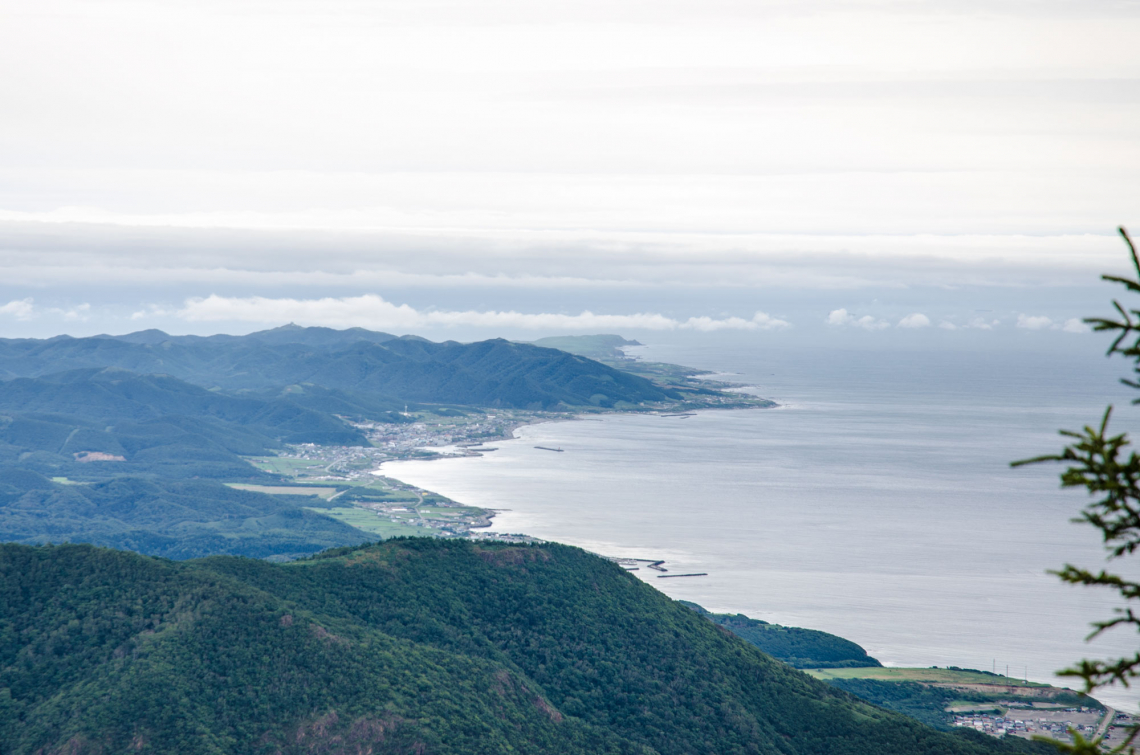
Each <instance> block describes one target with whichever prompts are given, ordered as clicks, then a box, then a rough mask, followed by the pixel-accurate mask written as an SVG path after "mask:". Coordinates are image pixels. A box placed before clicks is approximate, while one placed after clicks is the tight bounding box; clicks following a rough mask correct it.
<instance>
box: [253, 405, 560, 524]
mask: <svg viewBox="0 0 1140 755" xmlns="http://www.w3.org/2000/svg"><path fill="white" fill-rule="evenodd" d="M404 416H405V417H406V418H407V421H405V422H398V423H397V422H359V421H357V422H351V424H352V425H353V426H354V427H356V428H357V429H359V430H361V431H362V432H363V433H364V434H365V436H366V437H367V438H368V440H369V441H370V442H371V443H372V445H371V446H326V445H318V444H314V443H300V444H293V445H288V446H286V448H285V449H283V450H282V451H281V452H279V453H278V454H277V455H276V456H260V457H250V458H249V459H248V461H249V462H250V463H251V464H253V465H254V466H255V467H257V468H258V469H260V470H262V471H265V472H270V473H273V474H278V475H282V476H284V477H287V478H289V479H290V480H291V482H292V484H291V485H286V486H260V485H243V486H242V487H243V488H245V489H250V490H257V491H259V492H267V493H276V494H283V495H308V496H312V497H313V498H314V499H315V500H314V502H313V504H312V505H311V506H310V507H309V508H312V509H313V510H314V511H319V512H320V513H322V514H325V515H327V516H331V517H333V518H335V519H338V520H340V521H343V522H345V523H346V524H349V525H351V526H353V527H356V528H358V529H360V530H363V531H365V532H369V533H372V534H375V535H377V536H379V537H382V538H388V537H397V536H401V535H407V536H411V535H421V536H422V535H428V536H436V537H463V538H474V539H479V540H496V541H503V542H534V541H535V539H534V538H531V537H529V536H526V535H519V534H506V533H497V532H488V531H486V529H487V528H488V527H490V525H491V518H492V517H493V516H494V515H495V511H494V510H491V509H483V508H477V507H474V506H465V505H463V504H461V503H458V502H456V501H453V500H451V499H449V498H446V497H444V496H441V495H438V494H436V493H433V492H431V491H428V490H423V489H421V488H418V487H416V486H414V485H409V484H407V483H404V482H402V481H400V480H396V479H393V478H391V477H388V476H386V475H384V474H382V472H381V469H382V465H383V464H384V463H385V462H391V461H401V460H408V459H420V460H431V459H443V458H454V457H461V456H478V455H481V454H483V453H486V452H488V451H493V450H495V449H494V448H493V447H489V446H487V445H485V444H486V443H488V442H491V441H495V440H504V439H507V438H510V437H512V434H513V432H514V430H515V428H517V427H519V426H520V425H523V424H527V423H530V422H535V421H539V420H540V419H541V420H549V419H552V418H553V419H559V418H561V416H560V415H554V414H551V413H543V414H541V415H540V414H538V413H536V412H526V411H520V410H503V411H496V412H494V413H490V412H488V413H483V412H470V411H468V412H459V411H448V410H443V411H442V412H440V413H432V412H417V413H414V414H411V413H405V414H404ZM567 418H568V417H567Z"/></svg>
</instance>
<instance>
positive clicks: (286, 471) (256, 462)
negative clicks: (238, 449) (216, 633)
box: [245, 456, 328, 477]
mask: <svg viewBox="0 0 1140 755" xmlns="http://www.w3.org/2000/svg"><path fill="white" fill-rule="evenodd" d="M245 460H246V461H248V462H249V463H250V464H252V465H253V466H255V467H257V468H258V469H260V470H261V471H263V472H269V473H271V474H279V475H285V476H286V477H295V476H296V475H297V473H298V472H300V471H312V469H313V468H314V467H317V468H320V467H325V466H328V462H325V461H320V460H319V459H291V458H287V457H284V456H247V457H245Z"/></svg>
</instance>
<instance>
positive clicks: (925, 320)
mask: <svg viewBox="0 0 1140 755" xmlns="http://www.w3.org/2000/svg"><path fill="white" fill-rule="evenodd" d="M898 326H899V327H900V328H928V327H930V318H929V317H927V316H926V315H924V314H922V313H921V312H912V313H911V314H909V315H907V316H906V317H904V318H903V319H901V320H899V325H898Z"/></svg>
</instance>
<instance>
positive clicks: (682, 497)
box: [384, 347, 1138, 708]
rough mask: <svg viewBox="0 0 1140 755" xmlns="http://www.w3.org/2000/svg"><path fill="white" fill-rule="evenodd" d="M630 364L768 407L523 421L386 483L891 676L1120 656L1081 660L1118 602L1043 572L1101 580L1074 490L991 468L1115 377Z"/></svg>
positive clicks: (703, 355) (1089, 413)
mask: <svg viewBox="0 0 1140 755" xmlns="http://www.w3.org/2000/svg"><path fill="white" fill-rule="evenodd" d="M643 353H646V352H643ZM646 356H647V357H649V358H652V359H661V360H667V361H674V362H679V363H684V364H690V365H696V366H700V367H705V368H709V369H715V370H722V371H725V372H728V373H732V379H733V380H737V381H741V382H742V383H746V384H749V385H752V386H755V387H756V388H755V390H756V391H757V392H758V393H760V395H764V396H767V397H771V398H774V399H775V400H777V401H779V402H780V403H781V404H782V406H781V408H779V409H769V410H747V411H707V412H701V413H699V414H698V415H697V416H694V417H689V418H677V417H672V418H666V417H656V416H637V415H610V416H606V417H604V418H602V419H601V421H597V420H586V421H576V422H558V423H549V424H542V425H533V426H529V427H525V428H522V429H520V430H519V431H518V433H517V436H518V439H517V440H514V441H507V442H497V443H495V446H496V447H497V448H498V449H499V450H497V451H495V452H493V453H489V454H487V455H485V456H483V457H481V458H465V459H450V460H445V461H438V462H400V463H395V464H390V465H386V466H385V468H384V469H385V472H386V473H387V474H390V475H392V476H394V477H396V478H399V479H402V480H405V481H408V482H411V483H413V484H416V485H419V486H422V487H424V488H427V489H430V490H433V491H436V492H439V493H442V494H444V495H447V496H450V497H452V498H455V499H457V500H459V501H463V502H465V503H470V504H475V505H478V506H484V507H488V508H495V509H503V510H504V511H502V513H500V514H499V515H498V516H497V517H496V519H495V528H494V529H496V530H498V531H503V532H523V533H527V534H530V535H534V536H536V537H539V538H543V539H548V540H556V541H560V542H564V543H571V544H574V545H579V546H582V547H585V548H588V549H590V550H592V551H595V552H598V553H602V554H605V555H615V556H616V555H620V556H633V557H643V558H649V557H652V558H664V559H666V561H667V563H666V567H667V568H669V569H670V571H671V572H674V573H686V572H708V576H705V577H693V578H677V579H659V578H657V574H656V572H652V571H648V570H645V569H642V570H640V571H639V572H637V574H638V575H639V576H641V577H642V578H643V579H645V580H646V581H648V582H650V583H652V584H653V585H654V587H657V588H658V589H660V590H662V591H663V592H665V593H666V594H668V595H670V596H671V597H674V598H684V599H687V600H693V601H696V602H698V603H701V604H702V605H704V606H706V607H707V608H709V609H711V610H714V611H731V612H741V613H745V614H747V615H749V616H752V617H755V618H760V619H764V620H767V621H771V622H777V623H780V624H788V625H794V626H803V627H811V628H815V629H822V630H826V631H828V632H833V633H835V634H839V635H842V636H844V637H847V638H849V639H852V640H854V641H856V642H858V643H859V644H861V645H863V646H864V647H865V648H867V650H868V651H869V652H870V653H871V654H872V655H873V656H875V657H877V658H879V659H880V660H882V661H883V662H884V663H886V664H888V665H918V666H930V665H939V666H947V665H956V666H963V667H973V668H983V669H992V668H995V666H996V668H997V670H998V671H999V672H1002V673H1004V672H1005V671H1006V669H1007V666H1008V670H1009V673H1010V674H1011V675H1014V676H1021V675H1023V674H1027V675H1028V677H1029V678H1030V679H1034V680H1039V681H1056V680H1055V679H1054V678H1053V676H1052V672H1053V671H1054V670H1056V669H1059V668H1061V667H1063V666H1065V665H1068V664H1069V663H1071V662H1073V661H1074V660H1076V659H1078V658H1080V657H1082V656H1094V655H1098V654H1099V656H1100V657H1105V656H1107V655H1111V654H1113V653H1125V652H1129V651H1130V650H1134V649H1135V645H1136V643H1135V640H1136V636H1135V634H1132V633H1126V632H1123V631H1120V632H1118V633H1117V634H1116V635H1114V636H1112V637H1111V638H1108V639H1105V640H1099V641H1097V642H1096V643H1094V644H1092V645H1086V644H1084V642H1083V638H1084V636H1085V635H1086V634H1087V632H1088V622H1089V621H1090V620H1091V619H1094V618H1104V617H1107V616H1109V615H1110V612H1111V607H1112V606H1113V605H1115V604H1114V603H1113V601H1111V600H1109V599H1108V596H1106V595H1101V594H1099V593H1097V592H1096V591H1093V590H1089V589H1084V588H1074V587H1068V586H1064V585H1061V584H1060V583H1059V582H1058V581H1057V579H1056V578H1055V577H1053V576H1050V575H1048V574H1046V570H1047V569H1050V568H1057V567H1059V566H1060V565H1062V564H1063V563H1065V562H1066V561H1069V562H1074V563H1079V564H1082V565H1087V566H1090V567H1097V568H1099V567H1100V566H1101V565H1102V564H1103V550H1102V548H1101V546H1100V543H1099V541H1098V540H1097V538H1096V533H1095V532H1094V531H1093V530H1092V529H1091V528H1089V527H1082V526H1078V525H1075V524H1071V523H1070V522H1069V519H1070V518H1071V517H1072V516H1073V515H1074V514H1075V513H1076V512H1077V511H1078V510H1079V508H1080V506H1081V505H1082V504H1083V502H1084V500H1085V498H1084V495H1083V494H1082V493H1080V492H1077V491H1073V490H1068V491H1064V490H1061V489H1060V488H1059V486H1058V480H1057V472H1058V471H1059V468H1057V467H1053V466H1036V467H1029V468H1022V469H1016V470H1014V469H1010V467H1009V462H1010V461H1011V460H1014V459H1018V458H1024V457H1028V456H1034V455H1038V454H1040V453H1045V452H1050V451H1055V450H1058V449H1059V448H1060V445H1061V443H1060V439H1059V438H1058V436H1057V433H1056V431H1057V429H1058V428H1060V427H1077V426H1080V425H1083V424H1085V423H1088V422H1090V421H1092V420H1094V419H1096V418H1097V417H1098V416H1099V414H1100V412H1102V411H1103V409H1104V405H1105V403H1106V402H1107V400H1108V399H1110V398H1111V399H1113V400H1115V402H1116V403H1117V404H1123V403H1125V402H1124V401H1121V400H1120V399H1121V397H1122V396H1123V397H1124V398H1126V399H1127V398H1130V396H1127V395H1126V394H1123V393H1122V392H1121V390H1122V389H1119V388H1117V387H1115V386H1114V383H1113V381H1112V379H1111V378H1110V377H1109V375H1110V374H1112V375H1115V374H1116V373H1119V372H1122V371H1123V369H1124V366H1123V365H1122V364H1120V363H1117V364H1115V365H1110V364H1106V363H1103V362H1100V361H1096V362H1094V363H1093V364H1092V365H1091V367H1090V366H1089V365H1088V364H1087V363H1086V362H1085V361H1084V360H1070V359H1061V358H1058V357H1043V356H1031V355H1010V354H1002V355H993V354H991V355H980V354H899V353H891V354H867V353H863V354H856V353H847V354H834V353H828V354H822V353H815V352H803V353H781V354H771V353H763V354H756V353H749V352H747V351H744V352H742V351H735V352H734V351H731V350H724V349H720V350H718V349H716V348H712V347H709V348H704V349H696V348H692V347H689V348H680V347H675V348H672V349H667V348H663V349H655V350H651V351H649V352H648V353H646ZM1110 369H1111V372H1110ZM1090 370H1091V371H1090ZM1124 414H1125V416H1123V417H1122V418H1121V419H1122V425H1121V426H1122V427H1124V426H1126V425H1127V423H1128V421H1129V420H1130V418H1131V415H1130V414H1129V411H1125V412H1124ZM536 445H543V446H555V447H561V448H563V449H564V451H565V452H564V453H551V452H549V451H544V450H539V449H536V448H535V446H536ZM1120 566H1121V568H1126V567H1127V566H1128V565H1127V564H1121V565H1120ZM1133 571H1134V570H1133ZM1063 683H1064V684H1068V685H1072V684H1073V682H1071V681H1070V682H1063ZM1099 696H1100V697H1101V699H1103V700H1105V701H1106V702H1110V703H1115V704H1118V705H1126V706H1128V707H1130V708H1134V707H1136V702H1137V699H1138V696H1137V695H1136V694H1135V693H1133V692H1130V691H1124V690H1115V691H1105V692H1103V693H1102V694H1100V695H1099Z"/></svg>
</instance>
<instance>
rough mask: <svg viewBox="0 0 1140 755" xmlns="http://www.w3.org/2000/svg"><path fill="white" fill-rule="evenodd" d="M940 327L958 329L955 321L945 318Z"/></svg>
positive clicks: (939, 324)
mask: <svg viewBox="0 0 1140 755" xmlns="http://www.w3.org/2000/svg"><path fill="white" fill-rule="evenodd" d="M938 327H940V328H942V329H943V330H957V329H958V326H957V325H955V324H954V323H952V322H950V321H949V320H943V321H942V322H940V323H938Z"/></svg>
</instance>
